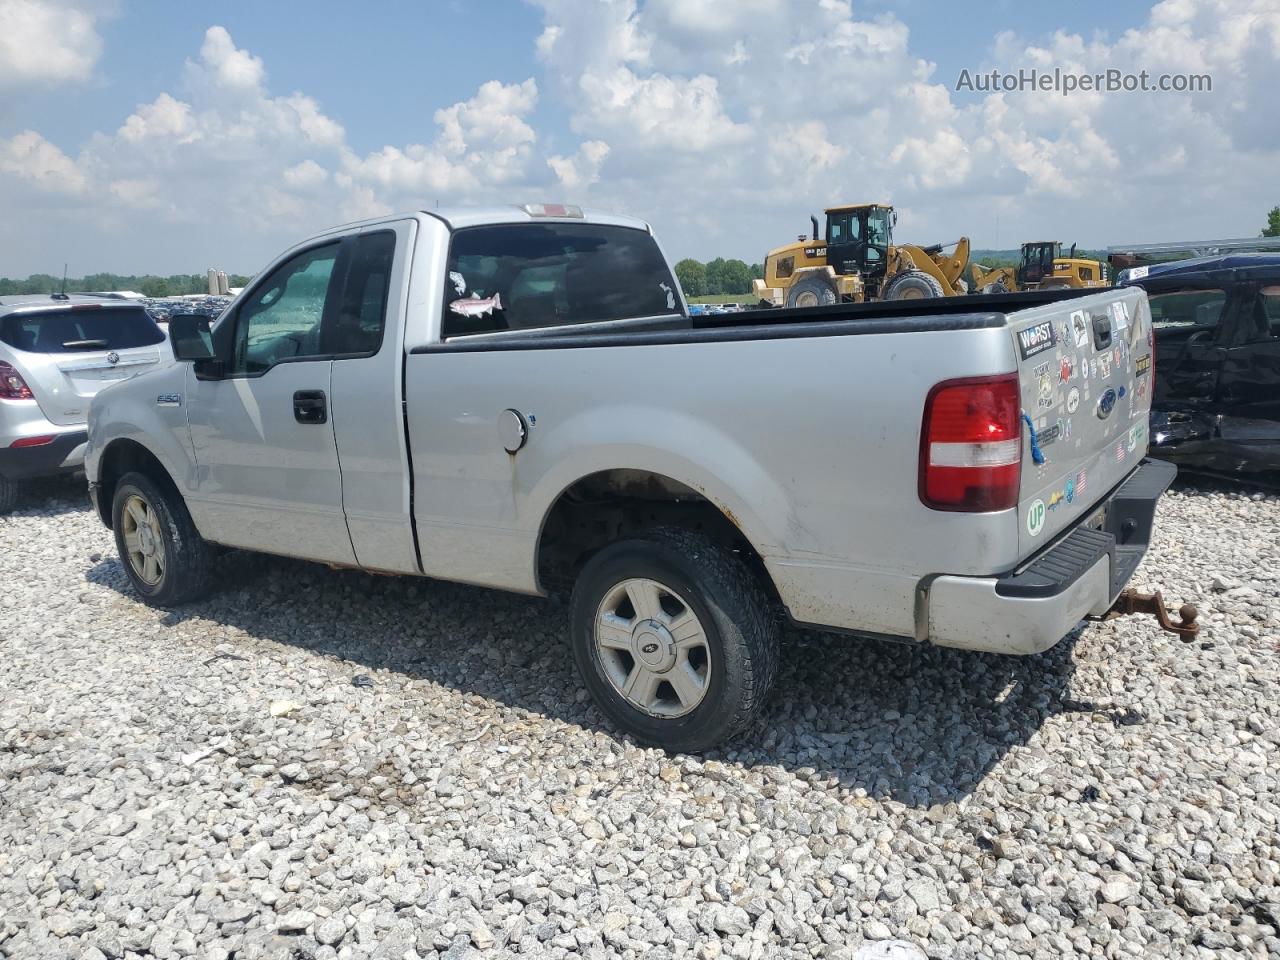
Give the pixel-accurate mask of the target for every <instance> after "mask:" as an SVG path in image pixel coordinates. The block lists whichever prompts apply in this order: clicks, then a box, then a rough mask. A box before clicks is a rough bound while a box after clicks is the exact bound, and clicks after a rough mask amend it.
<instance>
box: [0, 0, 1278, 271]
mask: <svg viewBox="0 0 1280 960" xmlns="http://www.w3.org/2000/svg"><path fill="white" fill-rule="evenodd" d="M1032 68H1035V69H1038V70H1041V71H1049V72H1052V71H1053V70H1054V69H1055V68H1056V69H1060V70H1062V71H1065V72H1074V73H1089V74H1092V73H1096V72H1101V71H1105V70H1108V69H1116V70H1121V71H1125V72H1134V73H1136V72H1138V71H1140V70H1146V71H1148V72H1149V73H1150V74H1151V76H1152V77H1153V78H1154V77H1157V76H1159V75H1161V74H1182V73H1196V74H1208V75H1209V76H1210V77H1211V80H1212V90H1211V91H1203V92H1196V93H1174V92H1147V93H1125V92H1111V93H1108V92H1076V93H1074V94H1072V95H1070V96H1063V95H1062V94H1061V93H1058V92H1053V91H1026V90H1024V91H1011V92H981V91H976V90H960V89H957V80H958V78H959V77H960V76H961V72H962V71H966V70H967V71H969V73H970V75H971V76H972V75H976V74H979V73H983V72H990V71H991V70H1000V71H1006V72H1017V71H1018V70H1020V69H1032ZM1277 91H1280V0H1163V2H1160V3H1155V4H1146V3H1140V2H1126V3H1117V2H1115V0H1110V2H1097V0H1076V2H1073V3H1069V4H1046V3H1027V2H1025V0H1018V2H1013V0H994V2H989V3H985V4H983V5H981V6H977V5H975V6H974V7H973V8H972V9H968V10H967V9H966V8H965V7H964V6H963V5H955V4H947V5H942V4H938V3H936V2H935V0H905V2H903V0H899V2H896V3H890V2H887V0H866V2H863V0H853V2H849V0H734V2H732V3H730V2H726V0H469V2H463V0H413V2H410V0H379V2H377V3H372V2H367V0H366V2H364V3H359V4H352V3H349V2H333V0H309V2H306V3H302V2H295V0H275V2H272V3H269V4H264V3H260V2H259V3H248V2H240V0H226V2H222V3H218V4H187V3H172V2H171V0H170V2H158V0H154V2H152V0H149V2H141V0H139V2H130V0H96V2H91V0H0V276H11V277H13V276H25V275H27V274H29V273H33V272H46V273H54V274H57V273H59V272H60V271H61V269H62V265H63V263H64V262H65V263H67V264H68V269H69V272H70V273H71V275H73V276H75V275H83V274H87V273H93V272H98V271H111V272H117V273H158V274H169V273H203V272H204V270H205V269H206V268H207V267H210V266H213V267H217V268H220V269H224V270H226V271H227V272H229V273H232V272H234V273H244V274H252V273H254V272H256V271H257V270H258V269H259V268H260V267H261V266H262V265H264V264H265V263H266V262H267V261H268V260H269V259H271V258H272V257H273V256H274V255H276V254H277V253H278V252H280V251H281V250H282V249H284V248H285V247H287V246H289V245H291V244H292V243H294V242H297V241H298V240H301V239H303V238H305V237H306V236H308V235H309V234H311V233H313V232H316V231H318V230H321V229H324V228H326V227H329V226H332V225H333V224H336V223H342V222H347V221H350V220H354V219H360V218H364V217H369V216H378V215H382V214H385V213H391V212H395V211H402V210H412V209H431V208H433V207H435V206H437V205H440V206H452V205H460V204H470V203H492V202H502V203H507V202H510V203H523V202H528V201H563V202H569V203H579V204H582V205H584V206H587V207H591V208H597V209H601V210H608V211H610V212H616V213H627V214H632V215H635V216H639V217H642V218H644V219H646V220H648V221H650V222H651V223H652V224H653V225H654V228H655V229H656V230H657V231H658V234H659V236H660V238H661V239H662V241H663V243H664V246H665V247H666V248H667V250H668V252H669V253H670V254H672V255H673V256H674V257H676V258H679V257H685V256H692V257H696V258H698V259H702V260H708V259H711V258H713V257H716V256H724V257H738V258H741V259H744V260H747V261H748V262H753V261H754V262H758V261H760V260H761V259H762V258H763V256H764V254H765V252H766V251H767V250H768V249H769V248H770V247H773V246H777V245H779V244H782V243H784V242H787V241H788V240H791V239H793V238H794V237H795V236H796V235H798V234H799V233H800V232H803V231H805V230H807V229H808V217H809V214H810V213H817V212H820V211H821V210H822V208H823V207H825V206H829V205H832V204H837V203H857V202H871V201H874V202H887V203H892V204H894V205H895V206H896V207H897V209H898V211H899V222H898V227H897V236H898V237H899V238H900V239H903V240H907V241H914V242H920V243H933V242H940V241H951V240H954V239H956V238H958V237H959V236H961V235H967V236H969V237H970V238H971V240H972V242H973V244H974V246H975V247H978V248H983V249H998V248H1008V247H1015V246H1017V245H1018V244H1020V243H1021V242H1023V241H1027V240H1050V239H1056V240H1061V241H1064V242H1066V243H1068V244H1069V243H1072V242H1077V243H1079V244H1080V245H1081V246H1083V247H1087V248H1099V247H1105V246H1108V245H1112V244H1123V243H1142V242H1158V241H1171V240H1205V239H1221V238H1228V237H1240V236H1254V235H1256V234H1257V233H1258V232H1259V230H1260V229H1261V227H1262V226H1263V225H1264V224H1265V222H1266V211H1267V210H1268V209H1270V208H1271V207H1272V206H1275V205H1276V204H1280V96H1277V93H1276V92H1277Z"/></svg>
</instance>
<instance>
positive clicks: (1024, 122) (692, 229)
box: [534, 0, 1280, 257]
mask: <svg viewBox="0 0 1280 960" xmlns="http://www.w3.org/2000/svg"><path fill="white" fill-rule="evenodd" d="M534 2H536V3H537V4H538V5H540V6H541V7H542V9H543V13H544V32H543V34H542V38H541V40H540V41H539V47H538V49H539V54H540V56H541V58H542V60H543V62H544V64H545V65H546V69H547V72H548V76H547V78H546V83H547V84H548V85H549V86H550V87H551V88H553V89H555V90H557V91H558V92H559V95H560V97H561V98H562V99H563V102H564V103H565V105H566V107H567V108H568V109H569V111H570V116H571V123H572V126H573V129H574V130H575V131H576V132H577V133H579V134H580V135H581V136H583V137H585V138H599V139H602V140H605V141H607V142H608V144H609V147H610V153H609V161H608V164H609V166H608V169H609V174H610V176H609V177H608V178H603V179H601V180H597V181H595V182H594V183H586V184H583V183H582V182H581V181H573V182H575V183H578V184H580V185H582V186H584V187H588V188H589V191H588V192H589V194H590V195H591V196H592V197H599V198H601V199H603V200H607V201H609V202H612V203H613V204H615V205H621V206H623V207H625V208H628V209H630V210H633V211H635V212H640V213H642V214H644V215H646V216H649V217H651V218H652V219H654V220H655V221H656V222H657V223H658V224H659V226H661V227H663V228H664V230H665V232H667V233H668V235H669V237H670V235H671V234H673V233H674V235H675V239H674V242H671V241H670V240H669V245H670V246H672V247H673V248H674V249H676V250H679V251H687V252H691V253H696V252H697V251H698V250H699V249H702V250H707V251H710V250H717V251H719V250H721V249H723V245H725V244H733V243H738V244H740V243H741V242H742V241H741V240H736V239H735V238H737V237H741V236H744V235H752V236H758V237H760V238H761V241H758V242H759V243H760V246H761V247H763V246H765V245H766V244H768V243H771V242H781V241H782V240H784V239H785V238H786V237H787V236H788V235H790V234H791V233H792V232H793V229H792V228H791V227H786V228H784V227H782V226H781V224H784V223H795V222H797V221H798V222H800V223H803V219H804V217H805V216H806V214H807V213H808V212H809V210H811V209H815V208H818V207H821V206H822V205H825V204H827V203H830V202H833V201H854V202H857V201H868V200H888V201H890V202H893V203H895V204H897V205H898V206H899V207H900V208H901V210H902V212H903V216H902V218H901V229H900V233H902V234H903V235H904V236H905V237H906V238H907V239H916V240H921V241H927V240H936V239H941V238H942V237H944V236H946V237H950V236H955V235H959V234H961V233H968V234H970V235H972V236H973V238H974V240H975V242H977V243H978V244H979V245H986V246H993V245H995V244H996V243H997V241H999V242H1001V243H1002V244H1003V245H1006V246H1011V245H1014V244H1015V243H1016V242H1018V241H1017V239H1015V236H1018V237H1020V236H1021V235H1022V234H1024V233H1025V234H1026V235H1027V236H1030V234H1031V233H1037V235H1038V234H1039V233H1043V232H1044V231H1045V230H1046V229H1048V230H1049V231H1050V232H1051V233H1053V232H1057V231H1062V232H1063V233H1065V234H1071V235H1079V236H1080V237H1081V238H1083V239H1087V240H1088V241H1090V242H1094V243H1107V242H1120V240H1122V239H1124V240H1127V239H1133V238H1134V236H1133V234H1134V231H1135V230H1138V231H1140V232H1141V233H1142V234H1144V235H1145V236H1146V238H1148V239H1156V238H1159V237H1160V236H1169V235H1173V236H1180V235H1182V234H1189V233H1196V234H1200V233H1205V234H1206V235H1208V234H1220V233H1222V232H1223V231H1227V232H1231V231H1233V230H1237V231H1238V230H1240V228H1239V227H1233V226H1231V217H1235V218H1243V217H1244V216H1246V215H1247V216H1250V217H1253V218H1256V217H1257V210H1258V209H1261V208H1264V207H1265V204H1268V203H1272V202H1274V200H1273V199H1268V198H1261V197H1257V196H1256V194H1254V195H1252V196H1251V195H1249V192H1247V191H1240V190H1238V189H1237V190H1234V191H1233V190H1231V189H1230V188H1228V187H1226V186H1225V184H1224V175H1225V174H1227V172H1229V171H1230V172H1231V173H1232V174H1235V173H1236V172H1238V173H1239V174H1240V175H1241V176H1240V178H1239V180H1238V181H1237V182H1246V183H1262V182H1266V181H1267V180H1268V179H1269V178H1270V179H1273V174H1269V173H1267V172H1266V171H1267V170H1268V169H1271V170H1274V169H1276V168H1277V165H1278V164H1280V153H1278V151H1280V98H1277V97H1275V96H1274V93H1273V92H1272V91H1274V90H1275V89H1277V87H1280V7H1278V6H1277V5H1276V3H1275V2H1274V0H1164V2H1160V3H1156V4H1155V5H1154V6H1153V7H1152V8H1151V10H1150V13H1149V16H1148V17H1147V19H1146V21H1145V22H1144V23H1142V24H1140V25H1139V26H1137V27H1134V28H1133V29H1130V30H1127V31H1124V32H1122V33H1119V34H1118V35H1112V36H1108V35H1106V34H1104V33H1100V32H1099V33H1094V34H1092V35H1090V36H1089V37H1087V38H1086V37H1081V36H1079V35H1075V34H1071V33H1067V32H1062V31H1059V32H1055V33H1050V34H1047V35H1044V36H1041V37H1034V38H1027V37H1022V36H1019V35H1017V34H1015V33H1012V32H1006V33H1003V34H1001V35H999V36H997V37H996V38H995V39H994V40H993V42H992V45H991V47H990V49H989V50H987V51H975V60H976V61H978V60H980V61H982V62H981V63H980V64H975V67H977V66H980V67H981V68H982V69H985V70H989V69H997V68H998V69H1001V70H1012V71H1016V70H1018V69H1020V68H1024V67H1038V68H1040V69H1048V70H1052V69H1053V68H1055V67H1058V68H1061V69H1062V70H1064V71H1072V72H1077V73H1096V72H1102V71H1105V70H1107V69H1113V68H1114V69H1121V70H1124V71H1130V72H1132V71H1138V70H1143V69H1146V70H1148V71H1149V72H1150V73H1151V74H1152V76H1153V77H1154V76H1158V75H1160V74H1163V73H1186V72H1193V73H1204V72H1207V73H1210V74H1212V76H1213V82H1214V90H1213V93H1212V94H1172V93H1165V94H1146V95H1142V94H1132V95H1127V94H1106V93H1083V94H1082V93H1077V94H1075V95H1074V96H1072V97H1070V98H1064V97H1062V96H1061V95H1060V94H1057V93H1037V92H1019V93H1011V94H1010V93H994V94H991V95H989V96H985V97H977V98H974V97H968V98H961V97H959V96H957V95H956V93H955V92H953V90H952V89H951V83H952V81H953V78H950V77H947V78H942V77H940V76H938V72H937V69H936V67H935V65H934V64H933V63H931V62H930V61H929V60H928V59H926V58H924V57H922V56H920V55H919V53H918V51H916V50H915V49H914V48H913V44H912V36H911V32H910V30H909V28H908V26H907V24H906V23H905V22H903V20H902V19H900V18H899V17H898V16H895V15H893V14H878V15H873V16H866V15H863V14H861V13H860V11H861V9H863V8H862V7H855V5H854V4H851V3H849V2H847V0H818V2H815V0H742V2H740V3H735V4H731V5H726V4H722V3H716V2H714V0H647V2H644V3H643V4H641V3H639V2H636V0H601V2H599V3H592V4H582V3H580V2H578V0H534ZM815 91H820V92H821V93H820V95H817V96H815ZM658 158H661V159H658ZM560 159H561V161H562V162H561V164H560V166H561V167H564V168H565V169H568V170H569V171H570V173H572V167H570V166H569V165H568V164H567V163H566V162H563V161H564V158H560ZM1232 179H1233V180H1234V179H1236V178H1235V177H1234V176H1233V177H1232ZM1175 184H1176V186H1174V185H1175ZM1170 189H1174V190H1175V191H1176V195H1177V196H1178V198H1179V201H1180V204H1179V209H1182V208H1183V205H1185V207H1186V208H1187V209H1189V211H1190V213H1189V215H1183V216H1181V217H1178V218H1175V216H1174V215H1173V213H1172V207H1171V205H1170V204H1169V203H1168V196H1169V194H1168V191H1169V190H1170ZM1162 196H1163V197H1164V199H1163V200H1162V199H1160V198H1161V197H1162ZM717 201H718V202H719V206H720V209H719V210H717V211H716V215H709V213H708V210H707V209H706V208H707V206H708V205H709V204H710V205H715V204H717ZM1066 201H1070V202H1069V203H1067V202H1066ZM1001 219H1002V220H1003V224H1002V226H1001V230H1002V234H1003V235H1002V236H999V237H997V236H996V235H995V229H994V228H995V225H996V224H997V223H998V222H999V221H1000V220H1001ZM1250 222H1251V221H1250ZM1012 231H1018V233H1017V234H1016V235H1015V234H1013V233H1012ZM1122 233H1123V234H1124V235H1123V236H1121V235H1120V234H1122ZM1139 239H1141V237H1139ZM734 252H736V253H739V254H740V255H750V254H751V251H750V250H745V251H744V250H742V249H741V247H737V248H736V249H735V250H734ZM760 252H762V250H761V251H760ZM759 255H760V253H759V252H757V253H756V254H755V256H756V257H758V256H759Z"/></svg>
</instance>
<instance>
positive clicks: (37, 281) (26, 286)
mask: <svg viewBox="0 0 1280 960" xmlns="http://www.w3.org/2000/svg"><path fill="white" fill-rule="evenodd" d="M248 282H249V278H248V277H245V276H241V275H240V274H238V273H236V274H228V275H227V285H228V286H232V287H243V286H244V285H245V284H247V283H248ZM66 289H67V293H107V292H110V291H112V290H134V291H137V292H138V293H141V294H142V295H143V296H146V297H177V296H182V295H183V294H188V293H208V292H209V279H208V276H207V275H206V274H203V273H175V274H173V275H172V276H169V277H158V276H155V275H154V274H149V273H148V274H143V275H141V276H138V275H134V274H121V273H91V274H88V275H87V276H83V277H67V288H66ZM61 290H62V278H61V277H55V276H53V275H52V274H48V273H33V274H31V276H29V277H27V278H26V279H25V280H20V279H10V278H9V277H0V296H13V295H14V294H27V293H58V292H60V291H61Z"/></svg>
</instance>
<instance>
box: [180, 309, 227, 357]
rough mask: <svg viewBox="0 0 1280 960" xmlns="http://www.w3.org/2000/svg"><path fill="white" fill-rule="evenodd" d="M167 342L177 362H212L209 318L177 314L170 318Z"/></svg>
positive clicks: (213, 355) (211, 338)
mask: <svg viewBox="0 0 1280 960" xmlns="http://www.w3.org/2000/svg"><path fill="white" fill-rule="evenodd" d="M169 342H170V343H171V344H172V345H173V355H174V357H175V358H176V359H178V360H188V361H197V360H212V359H214V357H215V356H216V354H215V353H214V350H213V335H212V334H211V333H210V332H209V318H208V317H202V316H200V315H199V314H194V313H177V314H174V315H173V316H172V317H170V318H169Z"/></svg>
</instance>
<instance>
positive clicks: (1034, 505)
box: [1027, 500, 1048, 537]
mask: <svg viewBox="0 0 1280 960" xmlns="http://www.w3.org/2000/svg"><path fill="white" fill-rule="evenodd" d="M1047 512H1048V511H1047V510H1046V509H1045V505H1044V501H1043V500H1032V501H1031V506H1029V507H1027V533H1029V534H1031V536H1033V537H1038V536H1040V531H1041V530H1043V529H1044V517H1045V514H1046V513H1047Z"/></svg>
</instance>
